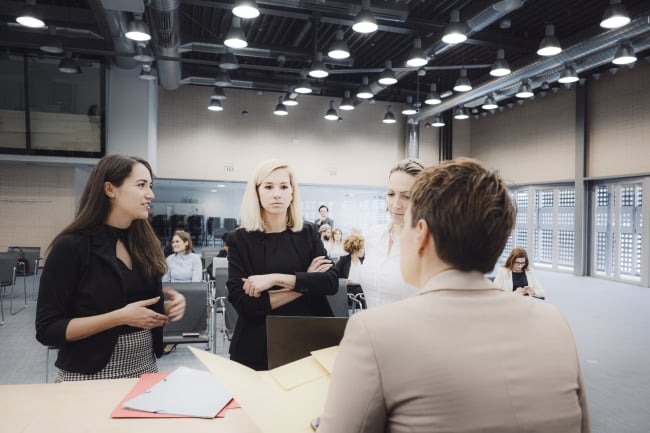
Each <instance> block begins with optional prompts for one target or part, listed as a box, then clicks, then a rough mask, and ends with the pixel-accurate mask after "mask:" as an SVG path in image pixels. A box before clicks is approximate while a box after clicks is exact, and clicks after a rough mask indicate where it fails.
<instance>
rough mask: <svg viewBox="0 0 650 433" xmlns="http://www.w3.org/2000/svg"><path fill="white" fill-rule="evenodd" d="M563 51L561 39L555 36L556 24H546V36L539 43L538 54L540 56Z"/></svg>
mask: <svg viewBox="0 0 650 433" xmlns="http://www.w3.org/2000/svg"><path fill="white" fill-rule="evenodd" d="M561 52H562V46H561V45H560V41H559V40H558V39H557V38H556V37H555V26H554V25H553V24H546V30H545V36H544V38H543V39H542V41H541V42H540V43H539V48H538V49H537V54H539V55H540V56H554V55H556V54H560V53H561Z"/></svg>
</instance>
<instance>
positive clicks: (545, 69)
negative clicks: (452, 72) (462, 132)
mask: <svg viewBox="0 0 650 433" xmlns="http://www.w3.org/2000/svg"><path fill="white" fill-rule="evenodd" d="M648 32H650V23H648V20H647V17H646V16H642V17H639V18H637V19H635V20H632V22H630V24H628V25H626V26H624V27H621V28H618V29H613V30H609V31H607V32H604V33H600V34H598V35H596V36H594V37H592V38H589V39H587V40H584V41H581V42H578V43H576V44H575V45H572V46H571V47H568V48H565V49H564V50H563V51H562V52H561V53H560V54H558V55H555V56H551V57H540V58H539V59H538V60H536V61H534V62H532V63H530V64H528V65H525V66H523V67H521V68H519V69H517V70H515V71H512V73H511V74H509V75H506V76H504V77H500V78H496V79H493V80H490V81H487V82H485V83H483V84H480V85H478V86H476V87H474V88H473V89H472V90H470V91H469V92H465V93H460V94H456V95H453V96H451V97H449V98H447V99H445V100H444V101H443V102H442V103H441V104H439V105H429V106H426V107H423V108H422V109H421V110H420V111H419V112H418V113H417V114H416V115H414V116H413V119H414V120H415V121H421V120H424V119H426V118H428V117H431V116H434V115H436V114H439V113H442V112H444V111H446V110H449V109H453V108H455V107H457V106H459V105H464V104H467V103H469V102H471V101H474V100H476V99H480V98H483V97H485V96H486V95H488V94H491V93H493V92H498V91H500V90H502V89H506V88H510V87H513V90H512V94H514V93H515V91H516V89H517V87H514V86H518V85H519V84H520V83H521V82H522V81H523V80H526V79H534V77H542V78H539V80H540V83H533V84H531V86H532V87H533V88H534V87H536V86H537V85H539V84H541V82H542V81H548V82H552V81H556V80H557V79H558V78H559V74H560V71H561V70H562V69H563V68H564V65H565V64H566V63H571V62H573V63H574V64H575V68H576V70H577V72H578V73H580V71H581V70H588V69H592V68H594V67H598V66H601V65H604V64H607V63H609V62H611V61H612V59H613V58H614V52H615V50H616V47H617V45H618V43H619V42H620V41H622V40H634V39H635V38H636V37H638V36H641V35H644V34H646V33H648ZM634 46H635V49H636V50H637V51H639V52H640V51H643V50H645V49H650V38H644V39H643V43H641V42H637V43H635V44H634ZM581 59H584V60H581Z"/></svg>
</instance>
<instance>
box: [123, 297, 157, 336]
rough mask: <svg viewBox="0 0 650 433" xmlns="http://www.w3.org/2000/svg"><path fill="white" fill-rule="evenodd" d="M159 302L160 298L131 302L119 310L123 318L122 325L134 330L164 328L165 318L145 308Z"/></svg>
mask: <svg viewBox="0 0 650 433" xmlns="http://www.w3.org/2000/svg"><path fill="white" fill-rule="evenodd" d="M159 300H160V297H159V296H156V297H155V298H150V299H145V300H144V301H137V302H131V303H130V304H127V305H125V306H124V307H122V308H121V309H120V310H121V314H122V316H123V319H122V323H123V324H125V325H129V326H133V327H134V328H142V329H152V328H157V327H159V326H165V324H166V323H167V316H165V315H164V314H160V313H156V312H155V311H153V310H151V309H149V308H147V307H148V306H149V305H154V304H155V303H156V302H158V301H159Z"/></svg>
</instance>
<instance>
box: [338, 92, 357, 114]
mask: <svg viewBox="0 0 650 433" xmlns="http://www.w3.org/2000/svg"><path fill="white" fill-rule="evenodd" d="M339 108H340V109H341V110H345V111H350V110H354V101H353V100H352V98H351V97H350V91H349V90H346V91H345V92H343V100H342V101H341V104H340V105H339Z"/></svg>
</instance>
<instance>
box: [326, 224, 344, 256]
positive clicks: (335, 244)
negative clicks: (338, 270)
mask: <svg viewBox="0 0 650 433" xmlns="http://www.w3.org/2000/svg"><path fill="white" fill-rule="evenodd" d="M327 252H328V253H329V256H330V259H332V260H334V261H335V262H336V261H337V260H338V259H339V257H341V256H343V255H345V248H344V247H343V232H342V231H341V229H338V228H337V229H332V238H331V240H330V246H329V249H328V251H327Z"/></svg>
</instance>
